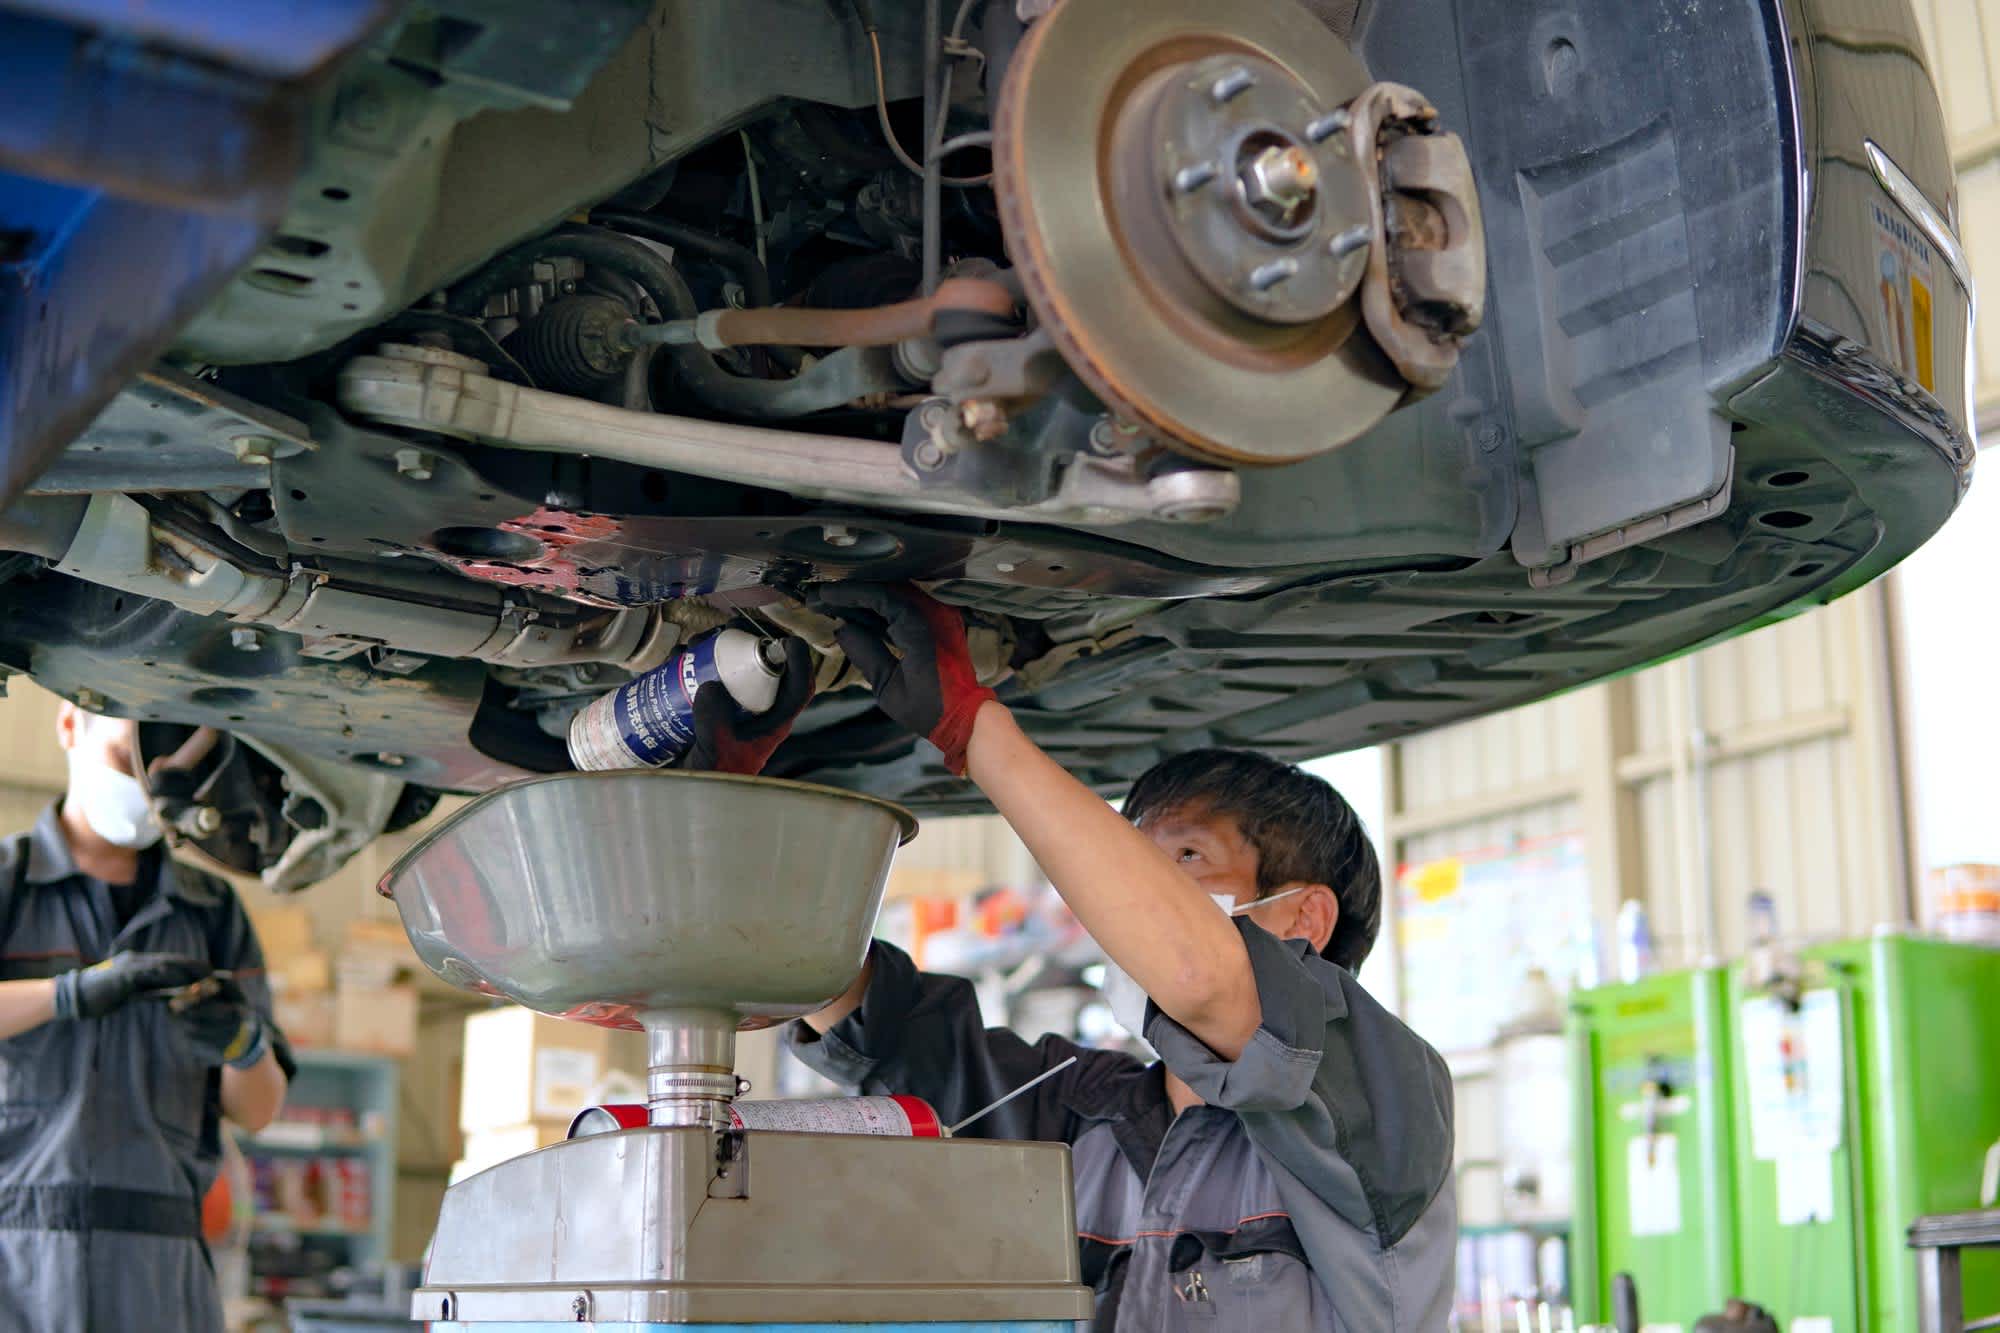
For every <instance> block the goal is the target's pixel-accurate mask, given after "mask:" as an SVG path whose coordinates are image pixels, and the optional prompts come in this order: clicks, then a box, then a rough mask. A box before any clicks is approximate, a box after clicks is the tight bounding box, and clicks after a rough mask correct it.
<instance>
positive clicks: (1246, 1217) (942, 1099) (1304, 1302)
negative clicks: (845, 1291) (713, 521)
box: [786, 583, 1458, 1333]
mask: <svg viewBox="0 0 2000 1333" xmlns="http://www.w3.org/2000/svg"><path fill="white" fill-rule="evenodd" d="M816 603H817V607H818V609H820V610H822V611H824V612H825V613H827V614H829V615H832V616H835V617H836V618H838V619H839V620H840V621H842V624H841V627H840V629H839V631H838V639H839V642H840V644H841V647H842V648H843V649H844V650H845V651H846V653H847V656H848V658H849V660H850V661H852V662H853V663H854V665H855V666H856V667H857V668H859V669H860V670H861V671H862V672H863V673H864V674H865V675H867V677H868V678H869V680H870V681H871V682H872V684H873V685H874V688H875V697H876V701H877V703H878V705H879V706H880V707H881V709H882V710H883V711H884V712H885V713H887V714H888V715H889V716H890V717H891V718H892V719H894V720H895V721H896V722H898V723H900V724H901V725H903V726H905V727H907V728H909V729H910V730H911V731H914V732H916V733H918V734H919V735H923V736H926V737H928V738H929V739H930V740H931V742H932V743H933V744H935V745H936V746H937V747H938V748H939V749H940V750H941V751H943V753H944V756H945V761H946V763H947V764H948V765H950V767H951V769H952V771H954V772H957V773H961V774H966V775H969V776H970V777H971V779H972V780H973V781H974V782H975V783H977V784H978V786H979V788H980V790H981V791H983V792H984V793H985V794H986V796H987V797H988V798H989V799H990V800H991V801H992V803H993V805H994V807H995V808H996V809H997V810H998V811H999V812H1000V813H1001V814H1002V815H1003V816H1005V817H1006V819H1007V821H1008V823H1010V824H1011V825H1012V826H1013V828H1014V831H1015V832H1016V833H1017V834H1019V835H1020V837H1021V839H1022V841H1023V842H1025V843H1026V844H1027V846H1028V849H1029V850H1030V851H1031V852H1032V853H1033V854H1034V856H1035V860H1036V861H1037V863H1039V864H1040V866H1041V867H1042V869H1043V871H1044V872H1045V873H1046V874H1047V875H1048V877H1049V880H1050V882H1051V883H1053V884H1054V886H1055V889H1056V891H1057V892H1058V893H1059V894H1061V895H1062V897H1063V900H1064V901H1065V902H1067V903H1068V904H1069V906H1070V909H1071V910H1072V911H1073V912H1074V913H1075V914H1076V917H1077V919H1078V920H1079V921H1080V922H1081V923H1082V924H1083V926H1084V928H1085V929H1086V930H1088V931H1089V932H1090V934H1091V935H1092V936H1093V937H1094V938H1095V939H1096V940H1097V942H1098V943H1099V944H1100V945H1101V946H1102V947H1103V949H1104V952H1105V953H1106V954H1107V955H1108V956H1109V958H1110V969H1111V970H1110V976H1109V978H1108V979H1107V983H1106V995H1107V998H1108V999H1109V1000H1110V1002H1111V1004H1112V1007H1113V1009H1114V1012H1116V1013H1117V1015H1118V1016H1119V1018H1120V1020H1121V1022H1123V1023H1124V1024H1125V1025H1126V1026H1128V1027H1129V1028H1131V1029H1132V1031H1133V1032H1134V1033H1135V1034H1136V1035H1139V1036H1141V1037H1142V1038H1143V1039H1144V1040H1145V1041H1147V1042H1148V1043H1150V1044H1151V1046H1152V1048H1153V1049H1154V1050H1155V1051H1157V1052H1158V1053H1159V1055H1160V1061H1159V1062H1158V1063H1156V1064H1151V1065H1148V1064H1145V1063H1142V1062H1141V1061H1139V1060H1137V1059H1135V1058H1133V1057H1131V1056H1128V1055H1125V1054H1123V1053H1119V1052H1113V1051H1092V1050H1085V1049H1083V1048H1081V1047H1078V1046H1076V1045H1074V1044H1072V1043H1070V1042H1067V1041H1064V1040H1062V1039H1061V1038H1059V1037H1055V1036H1049V1037H1044V1038H1043V1039H1042V1040H1041V1041H1039V1042H1038V1043H1036V1044H1034V1045H1032V1046H1030V1045H1029V1044H1027V1043H1026V1042H1025V1041H1023V1040H1022V1039H1021V1038H1020V1037H1018V1036H1016V1035H1015V1034H1013V1033H1011V1032H1008V1031H1005V1030H1003V1029H991V1030H987V1029H983V1028H982V1026H981V1023H980V1020H979V1009H978V1005H977V1003H976V1001H975V999H974V996H973V991H972V987H971V985H970V983H968V982H966V981H964V980H961V979H959V978H955V977H944V976H931V975H926V974H924V973H921V972H918V971H917V970H916V968H915V967H914V965H913V964H912V963H911V960H910V958H909V957H908V956H907V955H906V954H904V953H902V952H901V951H899V950H897V949H895V948H894V947H892V946H890V945H887V944H884V943H882V942H880V941H877V942H876V943H875V945H874V946H873V948H872V950H871V953H870V955H869V960H868V963H867V966H866V968H865V970H864V971H863V972H862V974H861V976H860V978H859V979H858V980H857V981H856V982H855V984H854V986H853V987H852V988H851V989H850V990H849V991H848V992H847V994H846V995H844V996H842V997H841V998H840V999H839V1000H837V1001H835V1002H834V1003H833V1004H832V1005H830V1006H828V1007H827V1008H825V1009H823V1010H821V1011H820V1012H819V1013H817V1014H814V1015H812V1016H810V1017H808V1018H806V1019H804V1020H803V1023H802V1024H799V1023H795V1024H792V1025H790V1026H789V1027H788V1028H787V1029H786V1041H787V1044H788V1046H789V1048H790V1049H791V1050H792V1051H793V1052H794V1053H795V1054H797V1055H798V1056H799V1057H800V1058H801V1059H802V1060H804V1061H805V1062H806V1063H807V1064H808V1065H810V1066H812V1067H813V1068H815V1069H817V1070H819V1071H821V1072H822V1073H824V1074H826V1075H827V1076H829V1077H831V1078H833V1079H834V1080H836V1081H837V1082H840V1083H842V1084H844V1085H847V1086H849V1087H852V1088H855V1089H857V1090H860V1091H862V1092H867V1093H910V1094H914V1095H917V1096H921V1097H923V1098H925V1099H927V1100H929V1101H930V1102H931V1103H933V1104H934V1105H935V1106H936V1107H937V1109H938V1111H939V1113H940V1114H941V1115H942V1116H943V1118H944V1119H945V1120H946V1122H947V1123H949V1122H950V1121H953V1120H956V1119H959V1118H961V1117H962V1116H965V1115H967V1114H970V1112H971V1111H973V1110H975V1109H977V1108H979V1107H980V1106H983V1105H984V1104H986V1103H988V1102H990V1101H992V1100H993V1099H995V1098H997V1097H999V1096H1001V1095H1002V1094H1003V1093H1006V1092H1008V1091H1010V1090H1011V1089H1013V1088H1016V1087H1019V1086H1020V1085H1022V1084H1024V1083H1026V1082H1028V1081H1029V1080H1030V1079H1031V1078H1033V1077H1034V1076H1035V1075H1036V1074H1038V1073H1040V1072H1042V1071H1044V1070H1047V1069H1050V1068H1052V1067H1054V1066H1056V1065H1058V1064H1060V1063H1061V1062H1062V1061H1063V1060H1065V1059H1067V1058H1068V1057H1070V1056H1072V1055H1074V1056H1076V1057H1078V1059H1077V1063H1076V1064H1074V1065H1072V1066H1070V1067H1069V1068H1068V1069H1067V1070H1065V1071H1064V1072H1063V1073H1061V1074H1059V1075H1057V1076H1056V1077H1054V1078H1051V1079H1049V1080H1048V1081H1047V1082H1044V1083H1043V1084H1041V1085H1040V1086H1038V1087H1037V1088H1035V1089H1034V1091H1033V1092H1032V1093H1030V1094H1029V1095H1027V1096H1024V1097H1022V1098H1019V1099H1017V1100H1016V1101H1015V1102H1013V1103H1010V1104H1009V1105H1008V1106H1006V1107H1004V1108H1002V1109H1001V1110H1000V1111H999V1112H997V1113H996V1114H994V1115H993V1116H992V1117H991V1118H989V1119H988V1120H986V1121H984V1122H982V1124H981V1126H980V1127H979V1129H978V1130H977V1131H976V1132H977V1133H980V1134H984V1135H988V1136H991V1137H995V1138H1011V1139H1053V1140H1060V1141H1063V1142H1066V1143H1068V1144H1070V1145H1071V1147H1072V1148H1073V1149H1074V1152H1075V1173H1076V1195H1077V1225H1078V1231H1079V1243H1080V1245H1081V1247H1082V1257H1083V1271H1084V1277H1085V1280H1086V1281H1087V1282H1089V1283H1090V1284H1091V1285H1092V1286H1093V1287H1094V1288H1095V1289H1096V1291H1097V1293H1098V1312H1097V1318H1096V1325H1095V1326H1096V1327H1097V1328H1098V1329H1104V1330H1111V1329H1116V1330H1126V1331H1136V1330H1148V1331H1150V1330H1155V1329H1162V1328H1192V1327H1200V1328H1204V1329H1210V1330H1215V1333H1230V1331H1232V1330H1253V1329H1254V1330H1259V1333H1263V1331H1265V1330H1272V1329H1287V1330H1290V1329H1341V1330H1344V1331H1346V1333H1375V1331H1377V1330H1380V1331H1381V1333H1391V1331H1392V1330H1395V1331H1401V1330H1424V1331H1425V1333H1430V1331H1431V1330H1435V1329H1440V1328H1443V1327H1444V1326H1445V1323H1446V1318H1447V1315H1448V1314H1449V1311H1450V1308H1451V1301H1452V1296H1453V1285H1454V1268H1455V1263H1456V1248H1457V1240H1458V1235H1457V1198H1456V1193H1455V1189H1454V1184H1453V1177H1452V1102H1451V1081H1450V1076H1449V1074H1448V1072H1447V1070H1446V1068H1445V1064H1444V1061H1443V1060H1442V1059H1441V1058H1440V1057H1439V1056H1438V1054H1437V1053H1436V1052H1435V1051H1433V1050H1432V1049H1431V1048H1430V1047H1429V1046H1428V1045H1426V1044H1425V1043H1424V1041H1423V1040H1422V1039H1421V1038H1419V1037H1418V1036H1417V1035H1416V1034H1415V1033H1413V1032H1411V1031H1410V1030H1409V1029H1408V1028H1407V1027H1405V1026H1404V1025H1403V1024H1402V1023H1401V1022H1400V1021H1398V1020H1397V1019H1396V1018H1395V1017H1394V1016H1393V1015H1392V1014H1390V1013H1389V1012H1388V1011H1387V1010H1386V1009H1384V1008H1383V1007H1382V1006H1381V1005H1380V1004H1378V1003H1377V1002H1376V1001H1375V1000H1374V999H1373V998H1371V997H1370V996H1369V994H1368V993H1367V992H1366V991H1364V990H1363V989H1361V987H1360V985H1359V984H1358V983H1357V982H1356V981H1355V979H1354V971H1355V969H1357V968H1358V967H1359V966H1360V965H1361V962H1362V960H1363V959H1364V958H1366V957H1367V954H1368V951H1369V949H1370V947H1371V946H1372V945H1373V943H1374V940H1375V934H1376V930H1377V927H1378V924H1379V919H1380V913H1379V902H1380V895H1381V876H1380V872H1379V870H1378V867H1377V864H1376V858H1375V853H1374V850H1373V848H1372V847H1371V846H1370V845H1369V842H1368V838H1367V835H1366V833H1365V832H1364V831H1363V829H1362V828H1361V825H1360V821H1359V820H1358V818H1357V817H1356V816H1355V814H1354V811H1353V810H1352V809H1351V808H1350V807H1349V806H1348V804H1347V802H1346V801H1345V800H1343V799H1342V798H1341V797H1340V795H1339V794H1338V793H1337V792H1335V791H1334V790H1333V788H1332V787H1331V786H1329V785H1328V784H1326V783H1325V782H1323V781H1321V780H1319V779H1318V778H1314V777H1312V776H1310V775H1308V774H1306V773H1304V772H1302V771H1300V770H1299V769H1297V768H1294V767H1292V766H1290V765H1287V764H1282V763H1279V762H1278V761H1276V760H1273V759H1269V758H1267V757H1264V756H1261V755H1256V754H1251V753H1247V752H1243V751H1229V750H1205V751H1194V752H1191V753H1187V754H1182V755H1179V756H1176V757H1174V758H1171V759H1168V760H1166V761H1165V762H1163V763H1161V764H1159V765H1158V766H1156V767H1155V768H1153V769H1152V770H1151V771H1150V772H1148V773H1146V774H1145V775H1143V776H1142V777H1140V779H1139V780H1138V782H1137V783H1136V784H1134V786H1133V788H1132V791H1131V794H1130V796H1129V797H1128V799H1127V802H1126V806H1125V813H1124V816H1122V817H1121V816H1120V815H1119V814H1118V813H1117V812H1115V811H1114V810H1113V809H1112V808H1111V807H1110V806H1109V805H1107V804H1105V802H1104V801H1103V800H1102V799H1101V798H1099V797H1098V796H1097V795H1096V794H1095V793H1093V792H1092V791H1091V790H1090V789H1089V788H1087V787H1085V786H1084V785H1083V784H1082V783H1081V782H1079V781H1077V780H1076V779H1075V778H1074V777H1072V776H1070V774H1069V773H1067V772H1066V771H1064V770H1063V769H1062V768H1061V767H1060V766H1059V765H1057V764H1056V763H1055V761H1054V760H1052V759H1050V758H1049V757H1048V756H1047V755H1046V754H1044V753H1043V752H1042V751H1041V749H1040V748H1039V747H1038V746H1036V745H1035V743H1034V742H1033V741H1032V740H1030V739H1029V738H1028V736H1027V735H1026V734H1025V733H1024V732H1023V730H1022V729H1021V727H1020V726H1018V725H1017V724H1016V722H1015V720H1014V717H1013V715H1012V713H1010V712H1009V710H1008V709H1007V708H1006V707H1004V706H1003V705H1002V704H1000V703H999V702H998V700H997V699H996V698H995V697H994V695H993V692H992V691H991V690H988V689H985V688H983V687H981V686H980V685H979V684H978V682H977V680H976V679H975V677H974V672H973V667H972V663H971V659H970V655H969V653H968V651H967V647H966V639H965V630H964V625H963V623H962V621H961V619H960V617H959V615H958V613H957V612H955V611H952V610H950V609H949V608H946V607H944V606H942V605H941V604H939V603H937V602H935V601H933V600H931V599H930V598H928V597H926V596H924V595H923V594H921V593H919V592H916V591H915V590H914V589H906V588H892V587H885V586H882V585H869V584H855V583H843V584H836V585H832V586H829V587H826V588H824V589H822V590H820V592H819V593H818V594H817V595H816ZM995 1206H1004V1202H1002V1201H996V1204H995Z"/></svg>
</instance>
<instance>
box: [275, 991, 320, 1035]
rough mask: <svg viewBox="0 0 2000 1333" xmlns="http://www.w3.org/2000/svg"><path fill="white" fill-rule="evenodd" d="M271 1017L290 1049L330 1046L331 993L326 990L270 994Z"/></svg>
mask: <svg viewBox="0 0 2000 1333" xmlns="http://www.w3.org/2000/svg"><path fill="white" fill-rule="evenodd" d="M271 1017H272V1019H273V1020H275V1021H276V1023H277V1024H278V1030H279V1031H280V1032H282V1033H284V1034H285V1040H287V1041H289V1042H290V1043H291V1044H292V1045H293V1046H331V1045H333V994H332V992H330V991H323V990H322V991H297V992H294V991H274V992H273V993H272V996H271Z"/></svg>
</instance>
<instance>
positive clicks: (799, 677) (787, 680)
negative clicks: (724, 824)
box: [680, 639, 813, 777]
mask: <svg viewBox="0 0 2000 1333" xmlns="http://www.w3.org/2000/svg"><path fill="white" fill-rule="evenodd" d="M812 696H813V662H812V650H811V649H810V648H808V647H807V646H806V641H805V640H804V639H786V640H785V670H784V674H783V675H782V676H780V677H779V680H778V697H777V698H776V699H774V700H772V702H771V706H770V707H769V708H767V709H765V710H764V711H763V712H761V713H752V712H750V711H748V710H747V709H745V708H744V707H743V706H742V705H740V704H738V703H737V702H736V700H735V699H733V698H731V697H730V694H729V691H728V690H726V689H724V688H723V686H722V684H721V682H719V681H710V682H709V683H708V684H706V685H704V686H702V687H701V689H699V690H698V691H696V692H695V696H694V744H693V746H691V747H690V748H689V749H688V752H687V754H686V755H684V756H682V758H681V764H680V766H681V767H682V768H685V769H689V770H691V771H694V772H703V773H742V774H745V775H747V776H751V777H755V776H756V775H757V774H759V773H761V772H763V771H764V765H765V764H766V763H767V762H769V760H770V758H771V752H772V751H773V750H776V749H777V748H778V747H779V746H780V745H782V744H784V741H785V737H787V736H789V735H791V734H792V723H794V722H796V721H798V719H799V714H800V713H802V712H804V711H805V707H806V705H807V704H808V703H810V702H811V701H812Z"/></svg>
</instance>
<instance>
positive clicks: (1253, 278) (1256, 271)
mask: <svg viewBox="0 0 2000 1333" xmlns="http://www.w3.org/2000/svg"><path fill="white" fill-rule="evenodd" d="M1298 272H1299V261H1298V260H1296V259H1290V258H1286V259H1273V260H1272V261H1271V262H1270V263H1268V264H1259V265H1258V266H1257V267H1256V268H1253V269H1251V270H1250V285H1251V286H1252V287H1255V288H1256V289H1257V290H1258V291H1260V292H1268V291H1270V290H1271V289H1272V288H1273V287H1275V286H1277V285H1278V284H1279V283H1281V282H1286V281H1289V280H1290V279H1292V278H1295V277H1297V276H1298Z"/></svg>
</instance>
